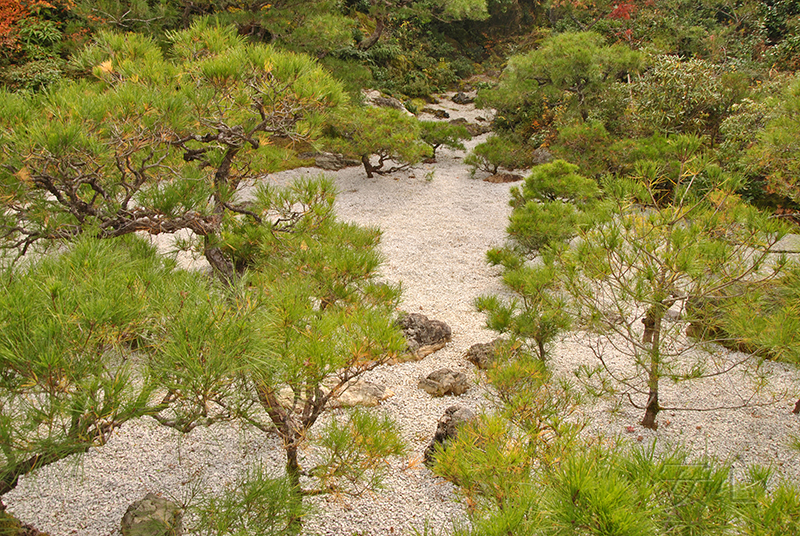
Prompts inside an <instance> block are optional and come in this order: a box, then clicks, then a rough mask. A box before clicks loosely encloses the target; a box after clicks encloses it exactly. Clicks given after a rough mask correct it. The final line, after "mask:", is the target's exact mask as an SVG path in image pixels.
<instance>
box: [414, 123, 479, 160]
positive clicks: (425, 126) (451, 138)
mask: <svg viewBox="0 0 800 536" xmlns="http://www.w3.org/2000/svg"><path fill="white" fill-rule="evenodd" d="M420 125H421V126H422V132H421V135H420V137H421V138H422V141H424V142H425V143H427V144H428V145H430V146H431V149H433V154H432V158H433V159H434V160H435V159H436V150H437V149H438V148H439V147H441V146H443V145H444V146H445V147H449V148H450V149H458V150H461V151H463V150H464V144H463V143H462V142H461V140H467V139H469V138H471V137H472V136H471V135H470V133H469V131H468V130H467V127H465V126H464V125H454V124H451V123H445V122H443V121H420Z"/></svg>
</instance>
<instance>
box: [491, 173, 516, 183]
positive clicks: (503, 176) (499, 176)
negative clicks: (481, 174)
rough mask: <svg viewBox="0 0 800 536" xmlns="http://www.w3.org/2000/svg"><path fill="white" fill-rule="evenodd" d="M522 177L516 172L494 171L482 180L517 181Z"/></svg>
mask: <svg viewBox="0 0 800 536" xmlns="http://www.w3.org/2000/svg"><path fill="white" fill-rule="evenodd" d="M522 178H523V177H522V175H517V174H516V173H495V174H494V175H490V176H488V177H486V178H485V179H483V181H484V182H494V183H503V182H518V181H521V180H522Z"/></svg>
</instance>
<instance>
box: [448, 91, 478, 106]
mask: <svg viewBox="0 0 800 536" xmlns="http://www.w3.org/2000/svg"><path fill="white" fill-rule="evenodd" d="M450 100H451V101H453V102H455V103H456V104H472V103H473V102H475V99H474V98H472V97H470V96H468V95H467V94H466V93H464V92H463V91H460V92H458V93H456V94H455V95H453V98H452V99H450Z"/></svg>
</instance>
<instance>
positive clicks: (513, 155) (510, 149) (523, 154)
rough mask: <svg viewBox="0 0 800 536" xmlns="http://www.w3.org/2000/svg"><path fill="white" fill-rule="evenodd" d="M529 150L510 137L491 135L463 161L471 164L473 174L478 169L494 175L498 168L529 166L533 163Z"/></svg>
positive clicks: (513, 168) (512, 168)
mask: <svg viewBox="0 0 800 536" xmlns="http://www.w3.org/2000/svg"><path fill="white" fill-rule="evenodd" d="M531 150H532V149H529V148H528V147H526V146H525V145H524V144H522V143H520V142H517V141H515V140H514V139H512V138H509V137H506V136H498V135H491V136H489V138H488V139H487V140H486V141H485V142H483V143H481V144H478V145H477V146H476V147H475V148H474V149H473V150H472V152H471V153H469V154H468V155H467V157H466V158H465V159H464V163H465V164H467V165H470V166H472V174H473V176H474V175H475V172H476V171H478V170H480V171H485V172H486V173H490V174H492V175H495V174H497V172H498V171H499V169H500V168H504V169H507V170H509V171H512V170H515V169H519V168H525V167H529V166H530V165H531V164H532V163H533V161H532V158H531V156H530V154H529V153H530V152H531Z"/></svg>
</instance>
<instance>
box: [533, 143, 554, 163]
mask: <svg viewBox="0 0 800 536" xmlns="http://www.w3.org/2000/svg"><path fill="white" fill-rule="evenodd" d="M532 158H533V164H534V165H539V164H547V163H549V162H552V161H553V154H552V153H551V152H550V151H549V150H548V149H547V148H546V147H539V148H538V149H535V150H534V151H533V155H532Z"/></svg>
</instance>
